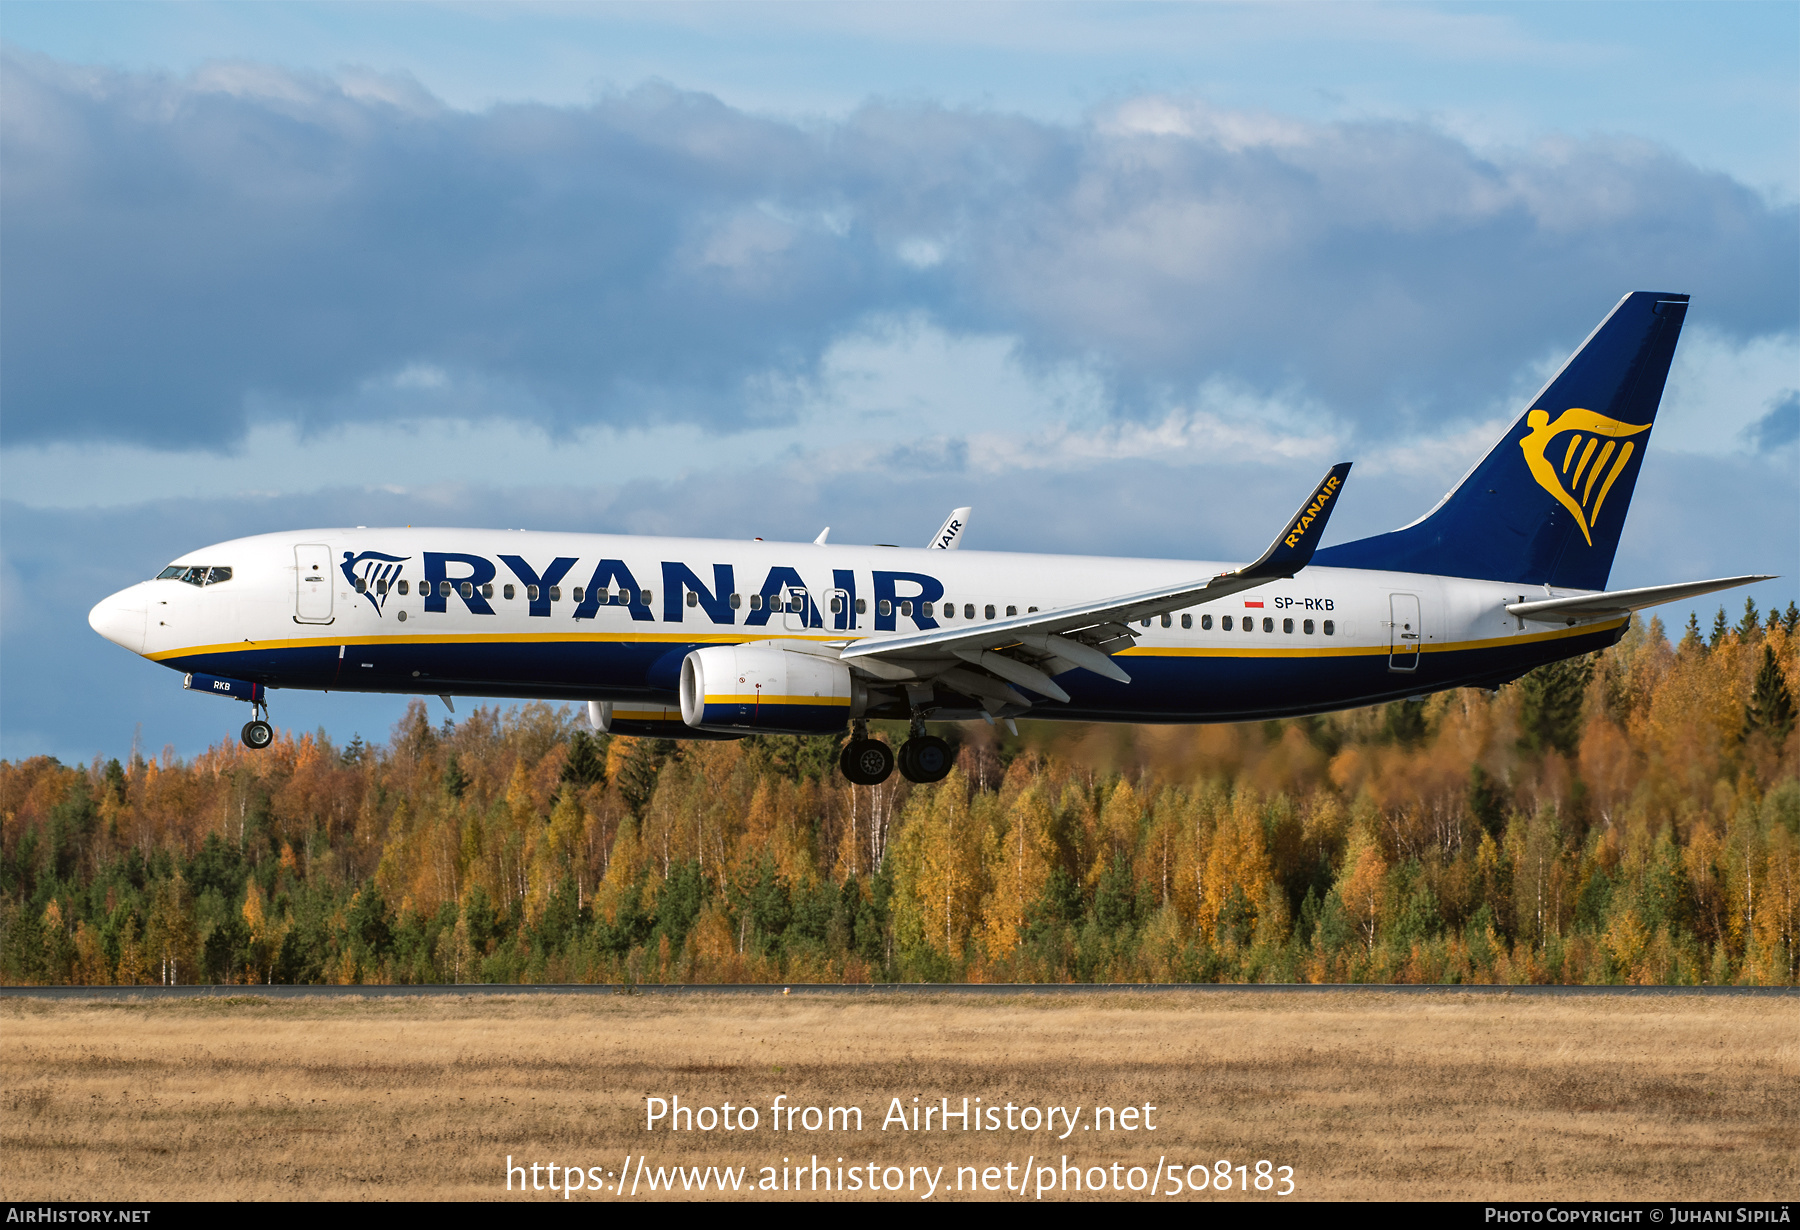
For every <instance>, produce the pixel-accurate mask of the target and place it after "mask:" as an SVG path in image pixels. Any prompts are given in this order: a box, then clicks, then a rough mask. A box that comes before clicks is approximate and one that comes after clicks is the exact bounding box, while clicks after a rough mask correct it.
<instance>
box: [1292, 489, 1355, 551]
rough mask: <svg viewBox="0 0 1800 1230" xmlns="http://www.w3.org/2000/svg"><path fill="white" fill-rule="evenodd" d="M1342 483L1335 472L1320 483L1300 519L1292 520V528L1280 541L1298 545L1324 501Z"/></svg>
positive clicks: (1334, 492)
mask: <svg viewBox="0 0 1800 1230" xmlns="http://www.w3.org/2000/svg"><path fill="white" fill-rule="evenodd" d="M1342 485H1343V480H1342V479H1341V478H1339V477H1338V476H1337V475H1335V474H1333V475H1332V476H1331V477H1330V478H1327V479H1326V480H1325V481H1324V483H1323V484H1321V485H1320V487H1319V490H1318V493H1317V494H1316V495H1314V496H1313V498H1312V503H1310V504H1308V505H1307V506H1306V510H1305V511H1304V512H1302V513H1301V514H1300V519H1299V520H1298V521H1296V522H1294V528H1293V529H1292V530H1290V531H1289V532H1288V536H1287V537H1286V538H1284V539H1282V541H1283V542H1285V543H1286V544H1287V545H1288V546H1290V547H1297V546H1299V545H1300V539H1301V538H1303V537H1305V535H1306V531H1307V527H1309V526H1310V525H1312V523H1313V522H1314V521H1315V520H1317V519H1318V516H1319V513H1320V512H1322V511H1323V510H1324V508H1325V504H1326V502H1327V501H1329V500H1330V499H1331V497H1332V496H1334V495H1336V494H1337V490H1338V488H1339V487H1340V486H1342Z"/></svg>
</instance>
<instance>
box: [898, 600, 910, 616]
mask: <svg viewBox="0 0 1800 1230" xmlns="http://www.w3.org/2000/svg"><path fill="white" fill-rule="evenodd" d="M900 613H901V614H902V615H905V616H907V617H908V618H911V616H912V603H910V602H902V603H901V604H900Z"/></svg>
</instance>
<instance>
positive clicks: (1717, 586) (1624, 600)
mask: <svg viewBox="0 0 1800 1230" xmlns="http://www.w3.org/2000/svg"><path fill="white" fill-rule="evenodd" d="M1774 579H1775V578H1774V577H1772V576H1750V577H1722V578H1720V579H1718V580H1716V581H1683V582H1682V583H1681V584H1679V585H1650V586H1646V587H1644V588H1643V589H1615V590H1610V591H1608V592H1607V593H1604V594H1576V595H1574V596H1573V597H1569V598H1537V599H1533V600H1532V601H1530V602H1509V603H1507V604H1506V613H1507V614H1508V615H1517V616H1518V617H1519V618H1520V619H1541V620H1546V621H1548V620H1564V619H1567V620H1574V619H1592V618H1597V617H1600V616H1605V615H1626V614H1629V613H1630V612H1632V611H1641V610H1644V609H1645V608H1646V607H1653V606H1661V605H1662V604H1663V603H1665V602H1680V601H1681V600H1682V599H1683V598H1698V597H1699V596H1700V595H1701V594H1710V593H1713V592H1714V591H1715V590H1721V589H1731V588H1733V587H1735V586H1738V585H1750V584H1753V583H1754V582H1757V581H1772V580H1774Z"/></svg>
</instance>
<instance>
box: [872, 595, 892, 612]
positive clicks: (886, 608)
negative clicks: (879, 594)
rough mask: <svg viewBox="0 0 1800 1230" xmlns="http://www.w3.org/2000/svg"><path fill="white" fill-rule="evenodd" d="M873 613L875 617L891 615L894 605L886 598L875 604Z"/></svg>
mask: <svg viewBox="0 0 1800 1230" xmlns="http://www.w3.org/2000/svg"><path fill="white" fill-rule="evenodd" d="M875 613H876V614H877V615H892V614H893V613H894V604H893V603H891V602H889V601H888V600H887V599H886V598H883V599H882V600H881V601H880V602H878V603H876V604H875Z"/></svg>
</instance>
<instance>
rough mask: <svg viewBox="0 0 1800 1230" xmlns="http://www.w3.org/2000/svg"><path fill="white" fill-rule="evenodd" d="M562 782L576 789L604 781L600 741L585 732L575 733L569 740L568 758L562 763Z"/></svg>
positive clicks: (603, 745) (604, 758)
mask: <svg viewBox="0 0 1800 1230" xmlns="http://www.w3.org/2000/svg"><path fill="white" fill-rule="evenodd" d="M602 738H604V736H602ZM562 780H563V781H565V782H569V783H571V784H573V785H575V786H577V787H581V786H591V785H593V784H594V783H595V782H598V781H604V780H606V755H605V744H604V743H602V742H601V739H597V738H595V737H594V736H593V735H590V734H589V733H588V732H587V731H585V730H577V731H576V732H575V734H574V736H573V737H572V738H570V740H569V758H568V759H567V760H565V761H563V768H562Z"/></svg>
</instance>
